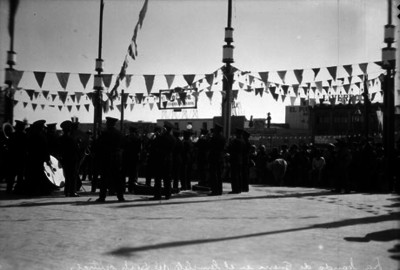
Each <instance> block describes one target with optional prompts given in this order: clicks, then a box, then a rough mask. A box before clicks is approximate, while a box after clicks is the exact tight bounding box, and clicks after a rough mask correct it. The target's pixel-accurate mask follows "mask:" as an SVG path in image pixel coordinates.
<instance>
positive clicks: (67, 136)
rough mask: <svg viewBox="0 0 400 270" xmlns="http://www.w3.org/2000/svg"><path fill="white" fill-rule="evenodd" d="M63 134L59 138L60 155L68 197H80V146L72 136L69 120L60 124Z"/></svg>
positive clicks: (65, 192)
mask: <svg viewBox="0 0 400 270" xmlns="http://www.w3.org/2000/svg"><path fill="white" fill-rule="evenodd" d="M60 127H61V129H62V131H63V135H62V136H61V137H60V138H59V139H58V151H57V152H58V156H59V159H60V162H61V164H62V168H63V170H64V177H65V187H64V194H65V196H66V197H79V195H78V194H77V193H76V191H77V181H78V177H79V175H78V170H79V147H78V144H77V143H76V141H75V140H74V138H73V137H72V134H71V132H72V122H71V121H69V120H67V121H64V122H62V123H61V125H60Z"/></svg>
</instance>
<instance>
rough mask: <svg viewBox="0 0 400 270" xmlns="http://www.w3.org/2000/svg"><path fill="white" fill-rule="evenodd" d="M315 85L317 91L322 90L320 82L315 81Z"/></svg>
mask: <svg viewBox="0 0 400 270" xmlns="http://www.w3.org/2000/svg"><path fill="white" fill-rule="evenodd" d="M315 86H316V87H317V88H318V90H319V91H322V82H315Z"/></svg>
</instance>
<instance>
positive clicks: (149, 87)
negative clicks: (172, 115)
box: [143, 75, 155, 95]
mask: <svg viewBox="0 0 400 270" xmlns="http://www.w3.org/2000/svg"><path fill="white" fill-rule="evenodd" d="M143 77H144V80H145V82H146V89H147V94H148V95H150V93H151V90H152V89H153V84H154V77H155V75H143Z"/></svg>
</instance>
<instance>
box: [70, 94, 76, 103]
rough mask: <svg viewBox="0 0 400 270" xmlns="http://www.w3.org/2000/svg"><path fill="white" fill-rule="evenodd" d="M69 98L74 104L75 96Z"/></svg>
mask: <svg viewBox="0 0 400 270" xmlns="http://www.w3.org/2000/svg"><path fill="white" fill-rule="evenodd" d="M69 97H70V98H71V100H72V102H75V95H74V94H72V95H70V96H69Z"/></svg>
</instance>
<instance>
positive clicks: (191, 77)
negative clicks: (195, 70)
mask: <svg viewBox="0 0 400 270" xmlns="http://www.w3.org/2000/svg"><path fill="white" fill-rule="evenodd" d="M195 77H196V75H194V74H184V75H183V78H184V79H185V81H186V83H187V84H188V85H189V86H192V84H193V81H194V78H195Z"/></svg>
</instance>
